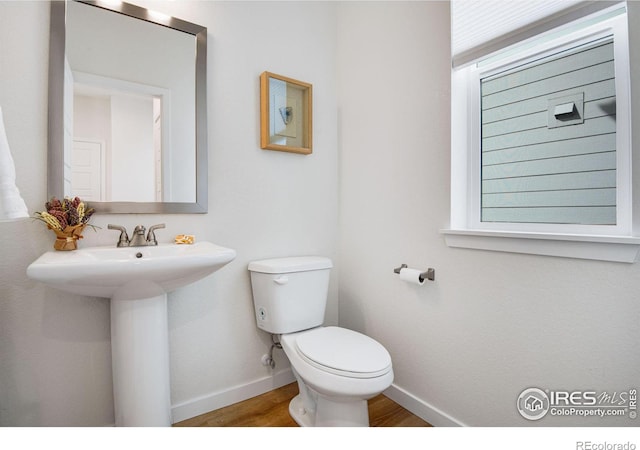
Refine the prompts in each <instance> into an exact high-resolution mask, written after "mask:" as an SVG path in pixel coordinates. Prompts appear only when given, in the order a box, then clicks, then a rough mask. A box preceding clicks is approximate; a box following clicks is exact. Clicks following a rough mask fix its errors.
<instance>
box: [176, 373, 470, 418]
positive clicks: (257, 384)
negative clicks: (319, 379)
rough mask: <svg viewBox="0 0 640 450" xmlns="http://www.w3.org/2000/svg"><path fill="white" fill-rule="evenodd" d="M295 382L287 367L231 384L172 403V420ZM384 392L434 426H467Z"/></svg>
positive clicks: (406, 395)
mask: <svg viewBox="0 0 640 450" xmlns="http://www.w3.org/2000/svg"><path fill="white" fill-rule="evenodd" d="M294 381H295V377H294V376H293V372H291V369H290V368H288V369H286V370H283V371H281V372H277V373H275V374H273V376H270V377H264V378H260V379H258V380H255V381H252V382H250V383H247V384H242V385H238V386H234V387H231V388H229V389H226V390H224V391H219V392H212V393H211V394H208V395H204V396H202V397H198V398H195V399H191V400H188V401H186V402H182V403H179V404H177V405H173V406H172V407H171V413H172V418H173V423H176V422H181V421H183V420H187V419H190V418H192V417H196V416H199V415H200V414H204V413H207V412H210V411H214V410H216V409H220V408H224V407H225V406H229V405H232V404H234V403H238V402H241V401H243V400H247V399H249V398H252V397H255V396H257V395H260V394H264V393H265V392H269V391H272V390H274V389H277V388H279V387H282V386H285V385H287V384H289V383H293V382H294ZM383 394H384V395H386V396H387V397H389V398H390V399H391V400H393V401H394V402H396V403H397V404H399V405H400V406H402V407H403V408H405V409H407V410H408V411H410V412H411V413H413V414H415V415H416V416H418V417H420V418H421V419H423V420H425V421H427V422H429V423H430V424H431V425H433V426H435V427H464V426H466V425H465V424H464V423H462V422H460V421H459V420H457V419H455V418H453V417H451V416H450V415H448V414H446V413H444V412H442V411H440V410H439V409H438V408H436V407H434V406H432V405H430V404H428V403H426V402H424V401H423V400H420V399H419V398H418V397H416V396H415V395H413V394H411V393H410V392H408V391H406V390H404V389H402V388H401V387H399V386H397V385H396V384H392V385H391V386H390V387H389V388H388V389H387V390H386V391H384V392H383Z"/></svg>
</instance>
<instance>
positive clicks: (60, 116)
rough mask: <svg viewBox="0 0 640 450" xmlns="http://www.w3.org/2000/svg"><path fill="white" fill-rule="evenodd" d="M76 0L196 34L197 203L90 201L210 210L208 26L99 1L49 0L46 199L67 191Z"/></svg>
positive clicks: (115, 207)
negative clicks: (71, 8) (71, 9)
mask: <svg viewBox="0 0 640 450" xmlns="http://www.w3.org/2000/svg"><path fill="white" fill-rule="evenodd" d="M69 1H78V2H80V3H85V4H88V5H93V6H96V7H99V8H103V9H106V10H109V11H113V12H115V13H119V14H125V15H127V16H130V17H134V18H136V19H140V20H144V21H147V22H151V23H155V24H157V25H161V26H165V27H169V28H173V29H175V30H178V31H182V32H185V33H189V34H192V35H193V36H194V37H195V39H196V55H195V64H196V70H195V72H196V83H195V87H196V90H195V93H194V94H195V104H196V124H195V128H196V129H195V133H196V201H195V202H193V203H174V202H164V203H163V202H93V201H92V202H91V206H92V207H93V208H95V209H96V212H97V213H100V214H120V213H124V214H138V213H140V214H188V213H200V214H203V213H206V212H207V210H208V170H209V167H208V150H207V29H206V28H205V27H202V26H200V25H196V24H193V23H190V22H186V21H183V20H180V19H176V18H175V17H167V19H166V20H163V21H162V22H160V21H159V19H152V18H151V17H152V16H151V15H150V14H149V13H148V10H147V9H146V8H141V7H139V6H136V5H132V4H129V3H124V2H121V3H119V4H117V5H115V6H114V3H113V2H105V1H101V0H54V1H52V2H51V27H50V44H49V45H50V46H49V107H48V113H49V137H48V144H49V151H48V173H47V175H48V180H47V190H48V197H49V198H51V197H54V196H55V197H58V198H62V197H63V195H64V58H65V39H66V28H65V19H66V9H67V2H69Z"/></svg>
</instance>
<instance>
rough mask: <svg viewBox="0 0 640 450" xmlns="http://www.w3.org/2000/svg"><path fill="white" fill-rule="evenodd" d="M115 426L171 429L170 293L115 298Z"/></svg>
mask: <svg viewBox="0 0 640 450" xmlns="http://www.w3.org/2000/svg"><path fill="white" fill-rule="evenodd" d="M111 361H112V366H113V369H112V370H113V400H114V409H115V418H116V426H118V427H120V426H132V427H154V426H156V427H164V426H171V394H170V384H169V331H168V325H167V295H166V294H161V295H158V296H155V297H149V298H142V299H129V298H128V297H127V295H126V292H123V293H122V294H121V295H119V293H118V292H116V294H115V295H114V296H113V297H112V298H111Z"/></svg>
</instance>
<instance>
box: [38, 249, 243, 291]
mask: <svg viewBox="0 0 640 450" xmlns="http://www.w3.org/2000/svg"><path fill="white" fill-rule="evenodd" d="M235 257H236V252H235V250H232V249H229V248H224V247H220V246H218V245H215V244H212V243H211V242H198V243H196V244H193V245H176V244H160V245H158V246H154V247H121V248H116V247H89V248H83V249H79V250H74V251H72V252H56V251H52V252H47V253H45V254H43V255H42V256H41V257H40V258H38V259H37V260H35V261H34V262H33V263H32V264H31V265H30V266H29V267H28V268H27V275H28V276H29V278H32V279H34V280H38V281H41V282H43V283H46V284H48V285H49V286H51V287H54V288H56V289H59V290H62V291H65V292H71V293H74V294H81V295H89V296H93V297H107V298H111V297H113V296H114V294H115V293H116V291H118V290H120V291H121V292H120V293H121V294H126V296H128V297H130V298H133V299H138V298H145V297H151V296H156V295H160V294H162V293H167V292H170V291H172V290H174V289H177V288H179V287H182V286H185V285H187V284H189V283H192V282H194V281H197V280H199V279H201V278H204V277H206V276H207V275H209V274H211V273H213V272H215V271H216V270H218V269H220V268H221V267H222V266H224V265H225V264H227V263H229V262H230V261H232V260H233V259H234V258H235ZM125 291H126V292H125Z"/></svg>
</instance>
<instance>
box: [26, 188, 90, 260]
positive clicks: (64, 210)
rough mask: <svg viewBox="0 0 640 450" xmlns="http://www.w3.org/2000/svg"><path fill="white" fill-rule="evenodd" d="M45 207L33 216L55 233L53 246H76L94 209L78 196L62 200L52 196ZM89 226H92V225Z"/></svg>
mask: <svg viewBox="0 0 640 450" xmlns="http://www.w3.org/2000/svg"><path fill="white" fill-rule="evenodd" d="M45 208H46V211H42V212H36V213H35V218H36V219H38V220H41V221H42V222H44V223H46V224H47V228H49V229H50V230H53V232H54V233H55V234H56V242H55V243H54V244H53V248H55V249H56V250H75V249H76V248H78V245H77V240H78V239H82V231H83V230H84V228H85V227H86V226H87V225H88V222H89V219H90V218H91V216H92V215H93V213H94V212H95V210H94V209H93V208H88V207H87V205H86V204H85V203H84V202H83V201H82V200H80V198H79V197H75V198H73V199H71V198H64V199H63V200H58V199H57V198H56V197H52V198H51V200H50V201H48V202H47V203H45ZM89 226H91V227H93V225H89ZM94 228H95V227H94Z"/></svg>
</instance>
